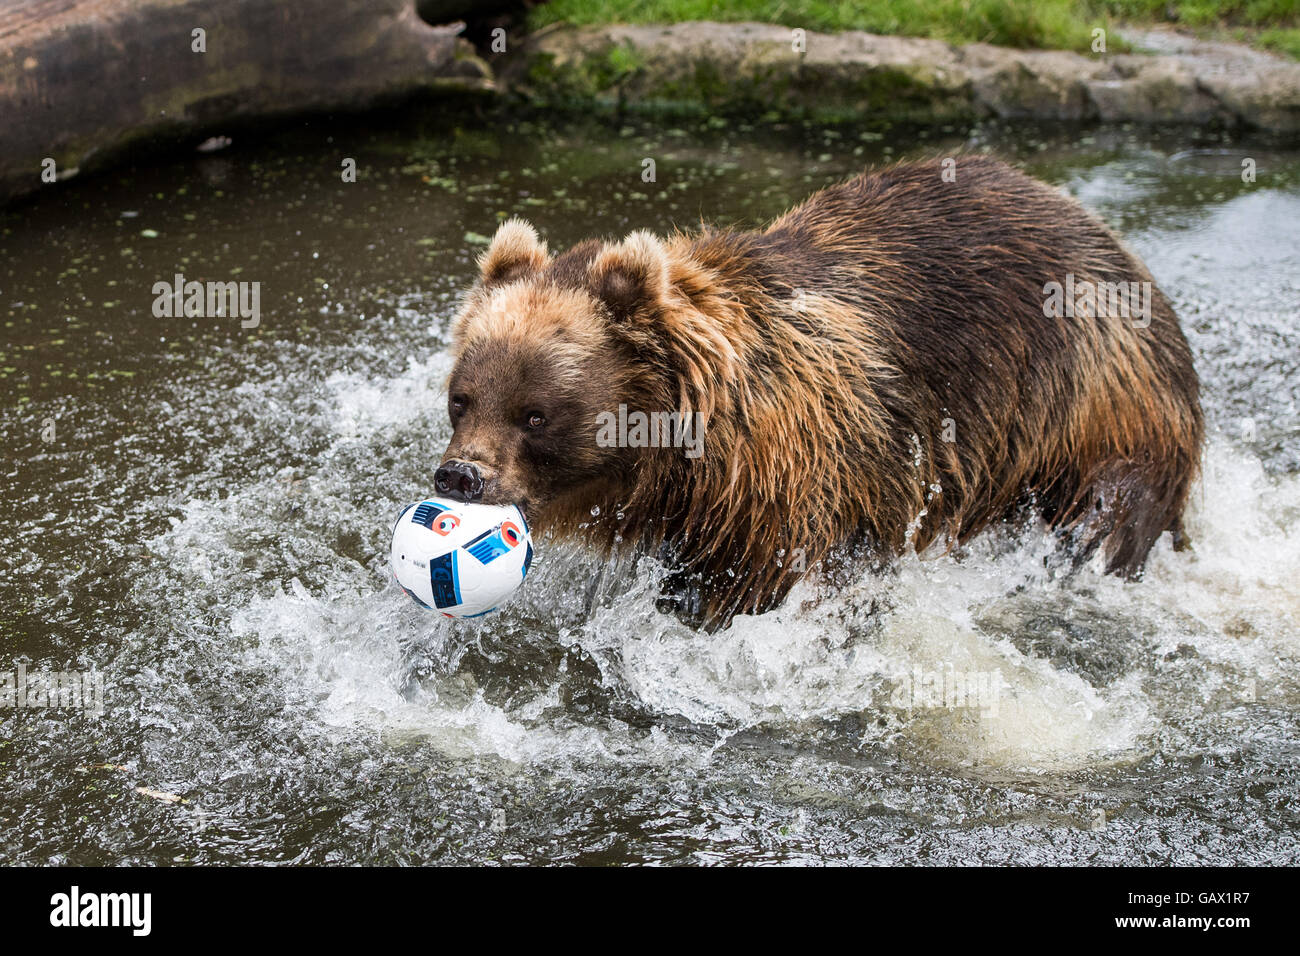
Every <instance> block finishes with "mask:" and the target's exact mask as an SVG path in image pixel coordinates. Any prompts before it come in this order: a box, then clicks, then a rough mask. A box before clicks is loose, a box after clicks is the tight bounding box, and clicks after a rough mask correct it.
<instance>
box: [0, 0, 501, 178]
mask: <svg viewBox="0 0 1300 956" xmlns="http://www.w3.org/2000/svg"><path fill="white" fill-rule="evenodd" d="M461 29H462V24H459V23H456V24H451V25H447V26H431V25H430V24H428V23H426V22H424V21H423V20H422V19H421V18H420V16H419V15H418V14H417V12H416V7H415V4H414V3H413V2H412V0H295V2H294V3H268V2H266V0H0V201H4V200H6V199H8V198H10V197H12V196H16V195H19V194H22V193H24V192H29V191H31V190H34V189H38V188H40V187H41V186H42V185H43V184H44V182H45V181H47V180H50V179H54V178H59V179H63V178H67V177H68V176H70V175H75V174H76V173H77V171H79V170H85V169H87V168H90V167H93V166H94V165H97V164H98V163H100V162H104V161H106V159H107V158H108V157H110V156H111V155H112V154H114V153H116V152H119V151H120V150H122V149H123V148H126V147H128V146H129V145H130V144H132V143H136V142H140V141H142V140H147V139H151V138H153V137H156V136H159V135H172V134H174V135H177V136H184V135H186V134H196V133H198V132H199V131H202V130H209V129H212V128H213V127H214V126H217V125H219V124H221V123H225V122H227V121H232V120H240V119H244V118H251V117H257V116H265V115H275V114H284V113H294V112H300V111H309V110H329V109H358V108H363V107H365V106H366V105H368V104H370V103H373V102H375V101H376V100H379V99H383V98H387V97H393V96H400V95H405V94H408V93H414V92H418V91H421V90H425V89H430V88H438V87H440V86H446V85H452V86H455V87H458V88H462V87H468V88H476V87H477V88H482V87H485V86H489V85H490V82H491V81H490V77H489V71H488V70H487V68H486V66H485V65H484V64H483V63H482V61H480V60H479V59H478V58H477V57H476V56H475V55H474V51H473V48H472V47H471V46H470V45H469V44H468V43H467V42H466V41H464V40H462V39H459V38H458V34H459V33H460V31H461ZM51 161H52V163H51ZM51 169H52V170H53V171H54V172H53V173H51V172H50V170H51ZM43 173H44V174H45V175H44V176H43V175H42V174H43Z"/></svg>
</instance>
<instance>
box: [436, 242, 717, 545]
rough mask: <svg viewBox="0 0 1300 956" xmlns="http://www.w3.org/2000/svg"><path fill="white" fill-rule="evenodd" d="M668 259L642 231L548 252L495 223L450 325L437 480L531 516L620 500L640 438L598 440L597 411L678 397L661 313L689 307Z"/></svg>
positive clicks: (676, 367)
mask: <svg viewBox="0 0 1300 956" xmlns="http://www.w3.org/2000/svg"><path fill="white" fill-rule="evenodd" d="M673 269H674V262H673V256H672V254H671V252H670V250H669V247H668V246H667V245H666V244H665V243H664V242H663V241H661V240H660V239H658V238H657V237H655V236H653V235H651V234H650V233H647V232H634V233H632V234H631V235H629V236H628V237H627V238H626V239H624V240H623V241H622V242H601V241H598V240H589V241H587V242H583V243H580V244H579V245H577V246H575V247H573V248H572V249H570V250H568V251H567V252H565V253H564V254H562V255H560V256H557V257H554V258H553V257H552V256H551V255H550V254H549V252H548V251H547V248H546V245H545V243H543V242H542V241H541V240H540V239H539V238H538V235H537V233H536V231H535V230H534V229H533V227H532V226H530V225H528V224H527V223H525V222H523V221H522V220H519V219H511V220H509V221H507V222H505V223H504V224H502V225H501V227H500V229H499V230H498V231H497V233H496V236H495V237H494V238H493V240H492V242H491V244H490V246H489V247H488V249H487V251H486V252H485V253H484V254H483V255H482V256H481V257H480V258H479V273H480V274H479V279H478V281H477V282H476V283H475V285H474V287H473V288H472V289H471V290H470V292H469V293H468V295H467V296H466V298H465V302H464V305H463V307H462V309H461V311H460V313H459V315H458V316H457V318H456V320H455V323H454V326H453V355H454V358H455V364H454V367H453V369H452V372H451V375H450V377H449V379H448V393H447V395H448V413H449V415H450V418H451V424H452V428H453V433H452V437H451V441H450V443H449V444H448V446H447V450H446V453H445V454H444V456H443V459H442V463H441V466H440V468H439V469H438V472H437V475H436V479H435V483H436V485H437V490H438V493H439V494H443V495H451V496H453V497H459V498H461V499H463V500H477V501H483V502H485V503H489V504H505V503H513V504H517V505H519V506H520V508H521V509H523V511H524V513H525V515H526V516H527V517H528V520H529V521H530V522H531V523H534V524H535V525H538V526H540V527H543V528H544V527H546V526H547V525H548V524H550V523H552V521H553V520H558V519H560V518H561V517H562V516H568V515H572V516H573V518H574V520H579V519H581V517H582V516H583V515H586V516H587V519H586V520H587V521H590V520H591V519H590V513H591V509H592V506H593V505H597V504H602V503H605V502H618V501H623V500H625V499H626V495H624V494H623V492H624V491H625V490H626V489H627V488H628V486H629V484H630V483H631V482H632V481H633V480H634V474H635V472H636V471H637V469H638V459H639V457H640V456H642V455H643V454H644V453H645V450H644V449H637V448H625V447H619V446H618V444H617V443H610V442H609V441H608V440H604V441H602V440H599V431H600V428H601V424H600V423H601V421H602V418H603V420H605V421H608V416H609V415H616V414H617V413H618V410H619V407H620V406H624V407H626V408H633V409H636V408H641V409H647V408H655V409H678V408H680V407H681V405H682V404H683V402H689V401H690V399H689V396H687V395H686V393H685V392H684V391H683V388H682V368H681V363H680V362H678V361H676V360H675V357H674V355H675V352H676V351H678V350H677V349H676V348H675V346H674V344H673V343H674V341H676V340H677V338H678V336H677V335H676V334H675V332H674V328H673V324H674V322H676V323H677V324H678V325H680V324H681V318H680V316H681V314H682V313H683V312H687V313H689V312H692V311H693V309H692V306H691V303H690V302H689V300H688V298H687V296H686V295H685V294H684V293H683V291H682V290H681V289H680V288H675V287H674V284H673ZM675 317H676V318H675ZM693 354H696V361H703V356H702V355H700V354H698V353H693ZM690 377H692V378H696V379H701V378H705V377H707V375H706V373H704V372H703V371H701V370H697V371H696V372H695V373H694V374H693V375H691V376H690Z"/></svg>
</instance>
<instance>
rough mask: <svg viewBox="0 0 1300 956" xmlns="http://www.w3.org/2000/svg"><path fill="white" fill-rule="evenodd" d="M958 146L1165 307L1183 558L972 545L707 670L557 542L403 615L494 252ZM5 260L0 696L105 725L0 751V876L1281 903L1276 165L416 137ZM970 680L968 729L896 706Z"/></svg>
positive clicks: (102, 196) (3, 720) (1286, 750)
mask: <svg viewBox="0 0 1300 956" xmlns="http://www.w3.org/2000/svg"><path fill="white" fill-rule="evenodd" d="M959 147H961V148H966V149H988V150H993V151H996V152H1000V153H1002V154H1003V155H1008V156H1010V157H1012V158H1014V159H1016V160H1017V161H1019V162H1020V163H1022V164H1024V165H1025V166H1026V168H1027V169H1028V170H1029V171H1030V172H1032V173H1034V174H1035V175H1038V176H1041V177H1043V178H1045V179H1046V180H1048V181H1050V182H1053V183H1055V184H1058V185H1060V186H1062V187H1063V188H1065V189H1067V190H1069V191H1070V192H1072V193H1074V194H1076V195H1078V196H1080V197H1081V198H1082V199H1083V200H1084V201H1085V202H1087V203H1088V204H1089V205H1090V206H1091V207H1092V208H1094V209H1096V210H1098V211H1099V212H1100V213H1101V214H1102V215H1103V216H1104V217H1105V218H1106V219H1107V220H1108V221H1110V222H1111V223H1112V224H1114V225H1115V226H1116V228H1118V229H1119V230H1120V231H1121V232H1122V233H1123V234H1124V236H1125V237H1126V239H1127V241H1128V242H1129V243H1130V244H1131V245H1132V246H1133V247H1134V248H1135V249H1136V250H1137V251H1138V252H1139V253H1140V254H1141V255H1142V256H1143V257H1144V258H1145V259H1146V261H1147V262H1148V263H1149V265H1150V266H1151V268H1152V270H1153V272H1154V273H1155V275H1156V278H1157V279H1158V280H1159V282H1160V283H1161V285H1162V287H1163V288H1164V289H1165V291H1166V292H1168V293H1169V294H1170V295H1171V296H1172V297H1173V299H1174V301H1175V304H1176V306H1177V308H1178V311H1179V313H1180V315H1181V316H1182V317H1183V320H1184V324H1185V328H1186V329H1187V333H1188V336H1189V339H1190V340H1191V343H1192V346H1193V350H1194V352H1195V355H1196V358H1197V363H1198V367H1199V370H1200V373H1201V375H1202V378H1203V381H1204V386H1205V404H1206V410H1207V417H1208V423H1209V436H1210V437H1209V443H1208V447H1207V449H1206V458H1205V476H1204V480H1203V481H1202V482H1201V483H1200V484H1199V485H1198V487H1197V489H1196V491H1195V493H1194V500H1193V504H1192V509H1191V514H1190V516H1189V528H1190V531H1191V534H1192V537H1193V539H1194V543H1195V550H1194V551H1193V552H1190V553H1178V554H1175V553H1174V552H1173V551H1172V549H1171V548H1170V547H1169V543H1168V541H1167V540H1163V541H1161V542H1160V544H1159V545H1158V546H1157V548H1156V550H1155V552H1154V553H1153V556H1152V559H1151V562H1150V566H1149V570H1148V573H1147V576H1146V580H1144V581H1143V582H1141V583H1137V584H1131V583H1124V582H1121V581H1118V580H1115V579H1113V578H1108V577H1105V576H1102V575H1099V574H1097V573H1096V572H1095V570H1093V569H1087V570H1085V571H1084V572H1082V573H1081V574H1080V575H1078V576H1077V577H1074V578H1072V579H1069V580H1066V581H1062V580H1058V579H1054V578H1052V577H1050V576H1049V575H1048V573H1047V572H1046V571H1045V570H1044V557H1045V556H1046V554H1047V551H1048V543H1047V541H1046V540H1045V539H1044V538H1043V536H1042V535H1041V533H1039V532H1038V531H1037V530H1036V529H1033V528H1030V529H1020V530H1005V531H998V532H994V533H989V534H986V535H984V536H983V537H981V538H980V539H978V540H977V541H975V542H974V543H973V544H972V545H971V546H970V547H969V548H967V549H965V550H964V551H963V552H962V553H961V554H959V555H957V556H948V557H944V556H937V555H925V556H922V557H911V558H909V559H907V560H904V561H902V562H901V563H900V564H899V566H898V567H897V568H896V569H894V570H893V571H891V572H890V573H888V574H886V575H884V576H883V577H878V578H877V577H870V576H864V577H862V579H860V580H858V581H857V582H856V583H854V584H853V585H852V586H851V587H849V588H847V589H845V590H844V591H843V592H841V593H839V594H836V595H833V596H831V597H829V598H827V599H825V600H823V601H821V602H820V603H812V604H809V605H808V606H805V605H804V599H807V598H810V597H813V596H814V595H813V594H812V591H811V590H810V589H809V588H806V587H805V588H802V589H801V590H800V591H797V592H796V594H795V596H794V598H793V599H792V600H791V601H790V602H788V603H787V605H786V606H785V607H784V608H782V609H780V610H777V611H774V612H771V613H769V614H766V615H762V616H760V617H751V618H739V619H737V620H736V622H735V624H734V625H733V627H732V628H731V629H730V630H729V631H727V632H725V633H722V634H720V635H717V636H714V637H704V636H702V635H699V634H696V633H693V632H691V631H689V630H687V629H686V628H684V627H683V626H682V625H680V624H679V623H678V622H676V621H675V620H674V619H672V618H668V617H664V616H662V615H660V614H658V613H657V612H656V611H655V609H654V593H655V591H654V586H655V581H656V579H657V576H658V574H659V573H660V569H658V568H656V567H655V566H654V565H653V563H652V562H649V561H642V562H634V561H628V562H625V563H623V564H622V565H620V566H616V567H606V566H604V565H603V564H601V563H598V562H596V561H594V560H593V559H592V558H591V557H590V556H588V555H584V554H582V553H581V552H577V551H574V550H573V549H571V548H566V547H564V546H560V545H557V544H549V545H548V544H546V543H545V542H543V543H542V546H541V547H540V548H539V549H538V555H537V559H536V562H535V564H534V570H533V573H532V574H531V575H530V578H529V582H528V584H527V586H526V588H525V589H524V591H523V592H522V594H521V596H520V597H519V598H518V599H517V600H516V601H515V602H513V603H512V604H510V605H509V606H508V607H507V608H506V609H505V610H504V611H502V612H500V613H498V614H496V615H492V616H489V617H488V618H485V619H482V620H481V621H477V622H450V621H447V620H445V619H442V618H438V617H434V616H431V615H429V614H428V613H426V612H422V611H420V610H419V609H417V608H415V607H414V606H412V605H411V604H410V602H409V601H407V600H406V599H405V598H404V597H403V596H402V595H401V594H400V592H398V591H397V590H396V589H395V587H394V586H393V585H392V584H391V583H390V582H389V580H388V576H387V572H386V568H385V548H386V536H387V530H388V526H389V522H390V521H391V518H392V516H393V515H394V514H395V513H396V511H397V509H398V507H399V506H400V505H401V504H403V503H405V502H407V501H409V500H411V499H413V498H416V497H418V496H420V495H421V494H423V493H425V492H427V491H428V490H429V489H430V487H431V470H432V467H433V464H434V463H435V462H436V460H437V457H438V456H439V455H440V453H441V451H442V449H443V447H444V445H445V442H446V440H447V438H448V427H447V422H446V414H445V403H444V398H443V395H442V393H441V385H442V382H443V380H444V378H445V375H446V373H447V371H448V368H449V364H448V358H447V355H446V352H445V348H446V341H447V327H448V321H449V318H450V316H451V315H452V313H453V310H454V307H455V300H456V295H457V293H458V292H459V290H460V289H461V288H462V287H463V286H464V285H465V283H466V282H467V281H468V280H469V278H470V277H471V276H472V274H473V258H474V256H475V255H476V254H477V253H478V252H479V251H481V248H482V246H481V241H482V236H484V235H487V234H490V233H491V231H492V230H493V228H494V227H495V223H496V222H497V220H498V219H499V218H500V217H502V216H503V215H505V214H509V213H515V212H518V213H521V214H523V215H525V216H527V217H529V218H530V219H532V221H534V222H535V223H536V224H537V225H538V227H539V229H540V230H541V231H542V233H543V234H544V235H545V236H546V237H547V238H548V239H549V240H550V241H551V243H552V246H553V247H556V246H558V247H563V246H565V245H567V244H568V243H570V242H573V241H575V240H577V239H579V238H580V237H583V236H586V235H589V234H592V233H606V234H610V235H621V234H622V233H624V232H625V231H627V230H630V229H633V228H638V227H647V228H652V229H657V230H661V231H662V230H664V229H665V228H666V227H668V226H669V225H670V224H679V225H683V226H689V225H691V224H692V223H694V222H696V221H698V219H699V218H700V217H705V218H708V219H711V220H715V221H726V222H749V223H754V222H759V221H761V220H763V219H764V218H766V217H769V216H771V215H774V214H776V213H778V212H780V211H781V210H783V209H784V208H785V207H786V206H788V205H789V204H791V203H793V202H796V201H798V200H799V199H801V198H803V197H804V196H806V195H807V194H808V193H810V192H811V191H813V190H814V189H815V188H817V187H819V186H821V185H824V184H827V183H829V182H832V181H834V180H836V179H837V178H839V177H841V176H843V175H845V174H848V173H851V172H853V171H855V170H856V169H858V168H860V167H861V166H862V165H865V164H866V163H868V162H873V161H878V160H881V159H887V158H894V157H901V156H907V155H935V154H938V155H947V154H949V153H950V152H952V151H953V150H955V149H957V148H959ZM344 157H354V158H356V159H357V160H358V166H359V170H360V176H359V181H358V182H356V183H355V184H345V183H343V182H341V180H340V177H339V171H340V168H341V167H340V164H341V162H342V159H343V158H344ZM647 157H650V158H653V159H655V161H656V178H657V182H655V183H644V182H643V181H642V179H641V171H642V169H643V166H642V160H643V159H644V158H647ZM1243 157H1250V158H1253V159H1254V160H1255V161H1256V163H1257V168H1258V179H1257V181H1256V182H1255V183H1253V184H1247V183H1243V182H1242V181H1241V179H1240V169H1241V159H1242V158H1243ZM0 215H2V216H3V218H0V320H2V321H3V322H4V330H5V334H4V337H3V345H2V347H0V514H3V518H0V569H2V570H0V575H2V576H0V651H2V652H3V653H2V654H0V674H2V673H3V672H4V670H5V669H6V668H7V669H9V671H10V672H12V670H13V669H14V668H16V667H17V666H18V664H19V663H22V664H25V665H26V667H27V668H28V670H32V671H34V670H40V669H48V670H65V669H81V670H90V669H94V670H95V671H97V672H99V673H102V674H103V675H104V676H105V679H106V681H107V690H106V705H107V708H106V712H105V714H104V716H103V717H102V718H100V719H98V720H95V719H93V718H90V717H87V716H82V715H74V714H70V713H69V712H67V711H56V710H31V709H28V710H20V711H15V710H7V711H0V862H7V863H13V862H18V863H44V862H59V863H83V864H97V863H99V864H107V863H146V862H148V863H168V862H188V863H208V864H211V863H226V862H254V863H397V864H405V863H428V862H438V863H452V862H474V861H493V862H501V863H517V862H532V863H536V862H554V861H563V862H581V863H618V862H691V863H737V862H758V861H772V862H841V861H843V862H852V861H856V862H880V863H885V862H923V863H997V862H1004V861H1015V862H1019V863H1035V864H1036V863H1044V864H1046V863H1085V862H1086V863H1117V862H1133V863H1166V862H1178V863H1191V862H1222V863H1275V864H1277V863H1295V862H1297V861H1300V819H1298V814H1297V809H1296V801H1295V794H1296V792H1297V789H1298V785H1300V748H1298V747H1297V739H1298V738H1300V734H1298V731H1300V717H1298V716H1297V714H1298V712H1300V666H1298V664H1300V628H1298V626H1297V625H1298V623H1300V530H1298V529H1300V409H1298V408H1297V403H1298V400H1300V374H1297V373H1298V372H1300V349H1298V348H1297V342H1300V329H1298V328H1297V327H1298V325H1300V319H1298V318H1297V312H1298V311H1300V152H1297V151H1295V150H1294V149H1291V150H1287V149H1283V148H1279V147H1275V146H1271V145H1269V144H1268V143H1262V142H1251V141H1236V142H1227V141H1219V140H1217V139H1214V138H1211V137H1208V136H1207V137H1205V138H1204V139H1203V140H1202V141H1197V142H1191V141H1189V140H1188V139H1187V137H1186V136H1183V137H1164V136H1160V135H1153V134H1147V133H1138V132H1132V131H1127V130H1115V131H1110V132H1105V133H1096V132H1094V133H1091V134H1081V133H1078V132H1071V131H1057V132H1052V131H1041V130H1032V129H1028V130H1027V129H1023V128H1021V129H1011V130H1009V129H1002V128H998V127H983V128H980V129H977V130H974V131H965V130H951V131H945V132H941V133H935V134H933V135H931V136H930V137H928V138H920V137H918V136H915V135H907V134H904V133H897V134H894V135H889V134H886V135H884V136H883V137H882V136H881V135H880V134H878V133H874V132H870V133H858V132H856V131H846V130H838V131H829V132H828V131H822V130H816V129H803V128H799V127H790V128H784V129H778V130H768V129H755V128H747V127H745V126H743V125H728V124H723V123H713V124H709V125H707V126H706V127H704V128H694V127H690V128H669V127H667V126H664V125H655V124H653V123H649V122H635V123H631V124H629V125H627V126H623V127H619V126H612V127H611V126H602V125H599V124H598V123H595V122H590V123H589V122H578V121H572V122H563V123H559V124H558V125H545V124H542V123H540V122H538V121H518V120H513V119H512V120H501V119H495V118H493V119H487V120H476V119H472V118H452V119H448V118H447V117H446V116H442V117H438V116H430V117H420V116H418V115H416V116H409V117H406V118H404V119H403V120H402V121H401V122H400V123H397V124H395V125H394V124H388V125H386V126H382V127H380V126H376V127H375V128H366V127H364V126H359V125H356V124H341V123H340V124H333V125H331V124H324V123H322V122H321V121H316V122H315V123H313V124H308V125H304V126H303V127H302V128H301V129H297V130H295V131H293V132H291V133H288V134H284V135H282V136H281V137H280V138H279V139H276V140H273V141H264V142H262V143H257V144H247V145H246V144H243V143H241V142H238V141H237V142H236V144H235V146H234V147H233V148H232V149H231V150H228V151H226V152H224V153H218V154H215V155H211V156H205V157H201V158H199V157H194V158H191V157H182V158H180V159H167V160H163V161H161V162H159V163H158V164H155V165H149V166H144V165H142V166H141V167H140V168H137V169H125V170H120V171H117V172H114V173H110V174H108V175H106V176H104V177H101V178H98V179H92V180H87V181H83V182H73V183H70V184H67V185H66V186H61V187H58V188H57V190H56V191H52V192H49V193H46V194H43V195H40V196H38V197H36V198H35V199H34V200H32V201H30V202H28V203H26V204H24V205H23V206H21V207H19V208H16V209H12V210H10V211H9V212H7V213H4V214H0ZM177 272H181V273H184V274H185V275H186V277H187V278H190V279H199V280H207V279H220V280H228V279H235V280H247V281H260V282H261V283H262V300H261V307H262V316H261V322H260V325H259V326H258V327H257V328H255V329H247V330H246V329H241V328H240V323H239V321H238V319H216V318H205V319H157V318H154V317H153V315H152V313H151V306H152V303H153V294H152V292H151V287H152V285H153V283H155V282H158V281H171V279H172V277H173V275H174V274H175V273H177ZM958 675H964V676H966V677H968V678H969V677H970V676H971V675H975V676H976V677H978V679H979V680H985V679H987V680H989V681H993V680H996V682H997V684H996V686H997V695H996V698H995V699H993V700H992V701H991V703H992V705H993V706H988V705H989V704H990V699H989V698H988V697H985V698H981V700H982V702H983V704H984V706H981V707H971V706H966V707H952V708H949V707H948V706H946V705H945V703H944V701H943V699H942V698H940V699H939V700H938V702H937V706H926V704H927V700H926V698H925V697H924V694H923V690H921V689H922V688H924V686H925V682H926V681H929V680H937V681H939V682H940V683H942V682H943V681H945V680H948V681H951V680H952V679H954V678H955V677H956V676H958ZM989 686H992V685H989ZM918 695H919V696H918ZM929 703H931V704H933V703H935V702H934V701H933V700H932V699H931V700H930V701H929ZM907 704H911V705H912V706H910V707H909V706H905V705H907ZM137 787H144V788H148V789H150V790H152V791H155V792H157V793H160V794H168V793H169V794H175V795H177V796H179V797H181V798H182V799H183V801H184V802H174V801H168V800H162V799H158V798H157V797H156V796H149V795H146V794H144V793H140V792H138V791H137V790H136V788H137Z"/></svg>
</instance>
